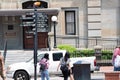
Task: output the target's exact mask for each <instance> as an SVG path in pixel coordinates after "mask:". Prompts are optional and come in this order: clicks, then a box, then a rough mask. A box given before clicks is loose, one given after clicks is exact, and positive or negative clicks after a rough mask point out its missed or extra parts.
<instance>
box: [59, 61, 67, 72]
mask: <svg viewBox="0 0 120 80" xmlns="http://www.w3.org/2000/svg"><path fill="white" fill-rule="evenodd" d="M62 62H64V59H62ZM60 70H61V71H68V66H67V64H66V62H65V63H64V64H61V66H60Z"/></svg>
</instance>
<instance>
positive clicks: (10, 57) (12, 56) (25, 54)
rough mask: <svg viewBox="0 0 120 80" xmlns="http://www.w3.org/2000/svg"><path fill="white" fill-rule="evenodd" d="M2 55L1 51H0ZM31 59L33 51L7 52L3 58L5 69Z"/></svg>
mask: <svg viewBox="0 0 120 80" xmlns="http://www.w3.org/2000/svg"><path fill="white" fill-rule="evenodd" d="M1 52H2V53H3V51H1ZM31 57H33V50H8V51H7V53H6V58H5V67H7V66H8V65H10V64H12V63H17V62H23V61H27V60H29V59H30V58H31Z"/></svg>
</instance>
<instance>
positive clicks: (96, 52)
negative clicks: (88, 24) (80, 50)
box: [94, 45, 102, 60]
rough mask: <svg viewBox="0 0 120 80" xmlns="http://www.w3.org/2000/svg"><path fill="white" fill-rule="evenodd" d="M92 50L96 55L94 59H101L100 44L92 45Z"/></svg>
mask: <svg viewBox="0 0 120 80" xmlns="http://www.w3.org/2000/svg"><path fill="white" fill-rule="evenodd" d="M94 52H95V56H96V60H101V56H102V46H99V45H97V46H94Z"/></svg>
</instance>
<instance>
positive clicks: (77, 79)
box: [73, 61, 91, 80]
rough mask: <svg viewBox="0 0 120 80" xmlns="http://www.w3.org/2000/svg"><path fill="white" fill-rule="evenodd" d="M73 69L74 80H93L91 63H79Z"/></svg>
mask: <svg viewBox="0 0 120 80" xmlns="http://www.w3.org/2000/svg"><path fill="white" fill-rule="evenodd" d="M73 67H74V68H73V77H74V80H91V76H90V64H89V63H86V62H82V61H77V62H76V63H74V64H73Z"/></svg>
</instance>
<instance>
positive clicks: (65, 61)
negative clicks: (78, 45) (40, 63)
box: [57, 52, 73, 80]
mask: <svg viewBox="0 0 120 80" xmlns="http://www.w3.org/2000/svg"><path fill="white" fill-rule="evenodd" d="M59 68H60V70H61V71H62V74H63V77H64V80H68V77H69V76H70V79H71V80H73V77H72V75H71V73H72V70H71V67H70V54H69V52H66V53H65V56H64V57H62V58H61V59H60V63H59V65H58V67H57V71H58V69H59Z"/></svg>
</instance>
